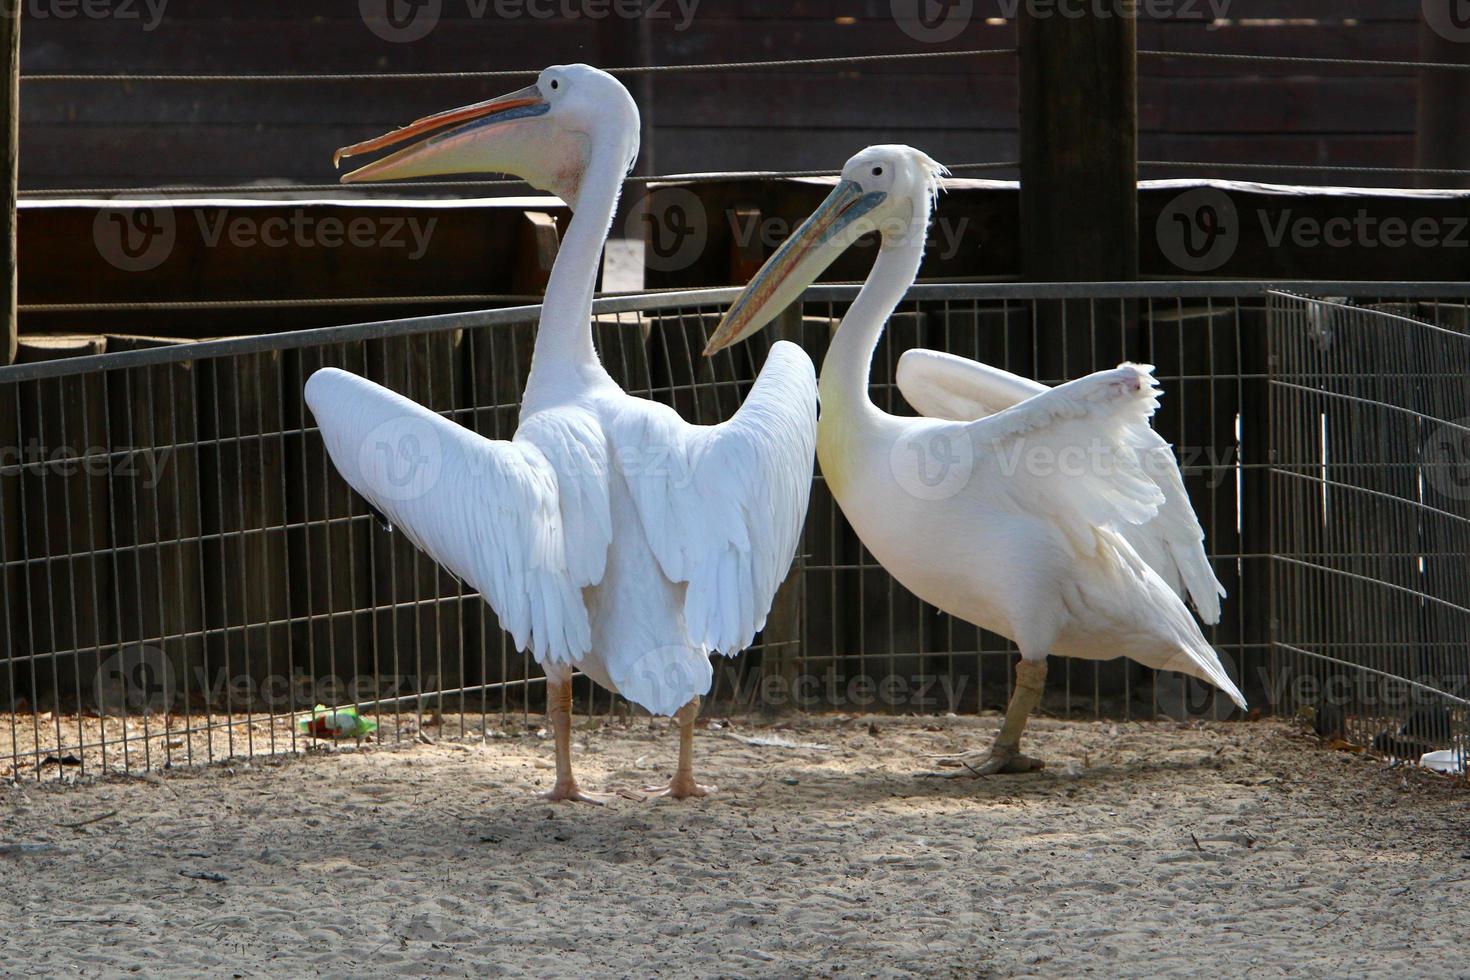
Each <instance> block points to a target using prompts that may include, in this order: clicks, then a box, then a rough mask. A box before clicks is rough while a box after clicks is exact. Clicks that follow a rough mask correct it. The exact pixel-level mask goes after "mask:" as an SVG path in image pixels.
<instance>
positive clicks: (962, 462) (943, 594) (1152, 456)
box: [705, 146, 1245, 775]
mask: <svg viewBox="0 0 1470 980" xmlns="http://www.w3.org/2000/svg"><path fill="white" fill-rule="evenodd" d="M943 173H944V169H943V168H942V167H941V166H940V165H939V164H937V163H935V162H934V161H933V160H931V159H929V157H927V156H925V155H924V154H923V153H920V152H919V151H918V150H915V149H912V148H911V147H907V146H873V147H869V148H868V149H866V150H863V151H862V152H861V153H859V154H857V155H856V156H855V157H853V158H852V159H851V160H849V161H848V163H847V166H846V167H844V168H843V174H842V178H841V180H840V181H839V182H838V184H837V187H836V188H835V189H834V190H833V191H832V193H831V194H830V195H829V196H828V197H827V199H826V200H825V201H824V202H823V203H822V205H821V206H820V207H819V208H818V209H817V211H816V212H815V213H814V214H812V216H811V217H810V218H808V219H807V220H806V222H805V223H803V224H802V225H801V227H800V228H798V229H797V230H796V231H795V232H794V233H793V234H792V235H791V237H790V238H789V239H788V240H787V241H786V242H785V243H784V244H782V246H781V247H780V248H779V249H778V250H777V251H776V253H775V254H774V255H772V256H771V258H770V260H769V261H768V262H767V263H766V264H765V266H764V267H763V268H762V269H761V271H760V272H759V273H757V275H756V277H755V278H754V279H753V280H751V282H750V284H749V285H748V286H747V287H746V289H745V291H744V292H743V293H741V295H740V296H739V298H737V299H736V301H735V302H734V304H732V305H731V307H730V309H729V311H728V312H727V313H726V314H725V317H724V319H723V320H722V321H721V323H720V326H719V327H718V328H717V330H716V331H715V333H714V335H713V336H712V337H711V338H710V342H709V346H708V347H707V349H706V351H705V352H706V353H713V352H714V351H716V350H719V349H721V348H722V347H725V346H728V345H729V344H732V343H735V342H736V341H738V340H741V339H742V338H744V337H747V336H749V335H750V334H752V333H755V332H756V331H757V330H759V329H760V328H761V327H763V326H764V325H765V324H766V323H768V322H770V320H771V319H772V317H774V316H775V315H776V314H777V313H778V312H779V311H780V310H781V309H783V308H784V307H786V306H787V305H788V304H790V303H791V302H793V301H795V300H796V299H797V298H798V297H799V296H800V295H801V292H802V290H803V289H805V288H806V287H807V286H808V285H809V284H810V283H811V282H812V281H814V280H815V279H816V277H817V276H818V275H820V274H821V272H822V270H823V269H825V268H826V267H827V266H828V265H830V264H831V263H832V261H833V260H834V259H835V258H836V257H837V256H838V255H839V254H841V253H842V252H843V250H845V249H846V248H848V247H849V246H850V245H851V244H852V243H853V242H854V241H855V240H856V239H857V238H858V237H859V236H861V235H864V234H867V233H868V232H872V231H877V232H878V233H879V234H880V235H881V237H882V243H881V248H880V250H879V253H878V258H877V260H876V262H875V263H874V265H873V269H872V272H871V273H870V274H869V275H868V279H867V281H866V282H865V283H864V284H863V287H862V290H861V291H860V292H859V293H858V296H857V298H856V299H855V300H854V301H853V304H852V306H851V308H850V309H849V310H848V312H847V316H846V317H844V318H843V320H842V324H841V325H840V326H839V327H838V329H837V333H836V335H835V336H834V337H833V338H832V345H831V348H830V349H829V350H828V352H827V358H826V360H825V361H824V362H823V364H822V377H821V382H820V384H819V391H820V393H821V400H822V418H821V422H820V424H819V426H818V432H817V458H818V460H819V461H820V462H821V465H822V473H823V475H824V477H825V478H826V480H827V484H828V486H830V487H831V489H832V494H833V496H834V497H836V499H837V502H838V504H839V505H840V506H841V507H842V512H843V513H844V514H845V515H846V516H847V519H848V521H849V522H850V523H851V524H852V526H853V528H854V529H855V530H856V531H857V533H858V536H859V537H860V538H862V540H863V543H864V544H865V545H867V547H868V549H869V550H870V551H872V553H873V554H874V556H875V557H877V559H878V560H879V561H880V562H882V563H883V565H884V567H886V568H887V569H888V571H889V572H890V573H892V575H893V576H894V578H896V579H898V581H899V582H901V583H902V584H903V585H904V586H905V587H907V588H908V589H909V590H910V591H912V592H914V593H915V594H917V595H918V596H919V597H920V598H922V599H924V600H926V601H927V602H929V603H931V604H933V605H935V606H937V607H939V608H940V609H942V610H944V611H945V612H947V613H950V614H951V615H954V616H958V617H960V618H962V619H966V620H969V621H970V622H972V623H975V624H977V625H979V626H981V627H984V628H985V629H988V630H991V631H993V632H996V633H1000V634H1002V635H1004V636H1008V637H1010V638H1011V639H1013V640H1014V641H1015V642H1016V644H1017V646H1019V647H1020V650H1021V661H1020V662H1019V663H1018V664H1017V666H1016V686H1015V691H1014V693H1013V695H1012V697H1011V702H1010V705H1009V706H1008V708H1007V710H1006V718H1005V722H1004V724H1003V725H1002V727H1001V730H1000V733H999V735H998V736H997V737H996V740H995V744H994V745H993V746H992V748H991V749H990V751H989V752H988V753H986V754H985V755H984V756H983V757H982V758H981V759H980V761H979V764H978V765H970V763H969V762H968V761H964V760H961V761H962V762H963V764H964V765H965V766H966V767H967V768H968V769H969V771H971V772H974V773H976V774H988V773H995V772H1025V771H1028V770H1031V769H1035V768H1039V767H1040V765H1041V763H1040V762H1038V761H1037V760H1034V759H1030V758H1027V757H1026V756H1024V755H1022V754H1021V753H1020V744H1021V733H1022V730H1023V729H1024V727H1025V724H1026V718H1027V716H1028V715H1029V714H1030V713H1031V711H1032V710H1033V709H1034V708H1035V707H1036V705H1037V704H1038V703H1039V702H1040V700H1041V692H1042V688H1043V686H1044V684H1045V681H1046V658H1047V655H1048V654H1050V653H1057V654H1061V655H1064V656H1070V657H1084V658H1090V659H1099V660H1101V659H1111V658H1113V657H1117V656H1119V655H1127V656H1129V657H1131V658H1132V659H1134V660H1137V661H1139V662H1140V663H1143V664H1147V665H1148V666H1150V667H1157V668H1161V669H1165V670H1177V671H1182V672H1184V673H1186V674H1192V675H1194V676H1196V677H1200V678H1203V679H1205V680H1207V681H1209V682H1210V683H1212V684H1214V685H1216V686H1217V687H1219V688H1220V689H1221V690H1223V691H1224V692H1225V693H1226V694H1228V695H1229V696H1230V697H1231V698H1232V699H1233V700H1234V701H1235V702H1236V703H1237V704H1239V705H1241V706H1242V707H1244V706H1245V702H1244V699H1243V698H1242V697H1241V695H1240V692H1239V691H1238V690H1237V689H1236V687H1235V685H1234V684H1233V683H1232V682H1231V680H1230V677H1229V676H1228V675H1227V674H1226V672H1225V669H1224V668H1223V667H1222V666H1221V664H1220V659H1219V657H1218V656H1216V654H1215V651H1214V650H1213V649H1211V647H1210V645H1209V643H1208V642H1206V640H1205V638H1204V635H1203V634H1202V633H1201V632H1200V629H1199V627H1198V625H1196V623H1195V621H1194V619H1193V617H1191V616H1190V614H1189V610H1188V609H1187V608H1186V607H1185V605H1184V601H1183V599H1182V598H1181V596H1180V594H1179V593H1181V592H1182V591H1184V590H1187V591H1188V593H1189V595H1190V596H1191V597H1192V598H1193V600H1194V602H1195V604H1196V606H1197V607H1198V608H1199V610H1200V612H1201V614H1202V615H1203V616H1204V617H1205V618H1206V619H1208V620H1211V621H1214V620H1216V619H1218V618H1219V596H1220V595H1222V594H1223V590H1222V589H1221V588H1220V586H1219V583H1218V582H1217V581H1216V579H1215V576H1214V573H1213V572H1212V571H1211V570H1210V566H1209V563H1208V561H1207V560H1206V558H1205V553H1204V544H1203V542H1204V534H1203V532H1202V531H1201V530H1200V526H1199V522H1198V521H1197V520H1196V519H1195V516H1194V513H1193V511H1192V510H1191V509H1190V506H1189V500H1188V498H1187V497H1186V496H1185V494H1184V485H1183V482H1182V481H1181V479H1180V476H1179V470H1178V465H1177V464H1176V463H1175V461H1174V457H1173V454H1172V452H1170V451H1169V447H1168V445H1167V443H1165V442H1164V441H1163V440H1162V439H1161V438H1160V437H1159V436H1158V435H1157V434H1156V433H1155V432H1154V431H1153V430H1152V429H1151V428H1150V427H1149V421H1148V420H1149V418H1150V416H1152V415H1153V413H1154V410H1155V409H1156V408H1157V405H1158V396H1157V390H1156V382H1155V381H1154V379H1153V375H1152V373H1151V372H1152V368H1149V367H1146V366H1139V365H1133V364H1124V365H1122V366H1121V367H1118V368H1116V369H1114V370H1111V371H1100V372H1098V373H1096V374H1092V375H1089V376H1087V377H1085V378H1081V379H1079V380H1077V381H1072V382H1069V383H1067V384H1064V385H1061V386H1059V387H1057V388H1051V389H1048V388H1046V387H1045V386H1042V385H1038V384H1036V383H1035V382H1031V381H1026V380H1025V379H1022V378H1018V377H1016V376H1014V375H1011V374H1007V373H1006V372H1003V371H997V370H995V369H993V368H988V367H985V366H984V365H980V364H977V363H975V362H972V361H967V360H964V359H963V358H958V357H953V356H950V355H947V354H942V353H939V352H936V351H910V352H909V353H907V354H905V355H904V357H903V359H902V361H901V362H900V364H899V368H898V380H899V384H900V385H901V386H902V390H903V393H904V395H905V396H906V397H907V398H908V399H909V401H910V403H911V404H913V405H914V407H915V408H916V409H918V410H919V411H921V412H924V413H925V416H926V417H921V418H903V417H899V416H896V415H889V414H888V413H886V412H884V411H882V410H880V409H879V408H878V407H877V406H875V405H874V404H873V403H872V401H870V400H869V398H868V375H869V372H870V369H871V365H872V359H873V351H874V349H875V348H876V347H877V344H878V338H879V337H880V336H881V335H882V333H883V325H884V322H885V321H886V320H887V319H888V317H889V315H890V314H892V312H893V310H894V309H895V307H897V305H898V303H899V301H900V300H902V298H903V296H904V293H905V292H906V291H907V290H908V287H909V286H910V285H911V284H912V283H913V281H914V278H915V276H917V275H918V271H919V263H920V261H921V260H922V258H923V253H924V238H925V235H926V233H927V231H928V226H929V216H930V212H931V210H932V208H933V204H934V198H935V195H936V193H937V191H938V187H939V178H940V176H941V175H942V174H943ZM1151 565H1152V567H1150V566H1151ZM1171 586H1172V587H1171ZM965 774H967V773H958V775H965Z"/></svg>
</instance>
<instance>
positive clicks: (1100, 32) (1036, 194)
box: [1020, 16, 1138, 281]
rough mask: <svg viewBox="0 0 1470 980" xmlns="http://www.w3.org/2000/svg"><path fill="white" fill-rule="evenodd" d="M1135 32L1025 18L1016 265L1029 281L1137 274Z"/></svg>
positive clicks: (1095, 23)
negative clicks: (1019, 231)
mask: <svg viewBox="0 0 1470 980" xmlns="http://www.w3.org/2000/svg"><path fill="white" fill-rule="evenodd" d="M1135 27H1136V25H1135V23H1134V22H1133V21H1132V20H1130V19H1127V18H1107V17H1084V18H1077V19H1070V18H1057V17H1051V16H1047V17H1042V16H1023V17H1022V18H1021V22H1020V43H1021V124H1022V129H1021V227H1022V232H1023V234H1022V240H1021V256H1022V257H1021V268H1022V270H1023V272H1024V274H1025V275H1026V276H1027V278H1029V279H1033V280H1036V281H1059V280H1060V281H1066V280H1082V281H1087V280H1093V281H1102V280H1114V279H1132V278H1134V277H1136V276H1137V274H1138V204H1137V198H1136V193H1135V191H1136V187H1137V182H1138V101H1137V99H1138V96H1137V89H1136V80H1135V72H1136V69H1137V64H1136V60H1137V59H1136V50H1137V36H1136V33H1135Z"/></svg>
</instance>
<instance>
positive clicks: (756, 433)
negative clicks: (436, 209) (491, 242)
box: [306, 65, 817, 802]
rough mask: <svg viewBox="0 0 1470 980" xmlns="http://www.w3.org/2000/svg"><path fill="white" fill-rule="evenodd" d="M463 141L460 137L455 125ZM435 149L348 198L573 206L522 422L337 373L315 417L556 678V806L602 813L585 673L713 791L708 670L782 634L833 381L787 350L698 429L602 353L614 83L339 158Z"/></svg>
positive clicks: (471, 112)
mask: <svg viewBox="0 0 1470 980" xmlns="http://www.w3.org/2000/svg"><path fill="white" fill-rule="evenodd" d="M451 124H458V125H456V126H455V127H454V128H451V129H449V130H448V131H442V127H445V126H449V125H451ZM427 133H434V134H435V135H431V136H429V137H428V138H427V139H424V140H422V141H419V142H416V143H413V144H411V145H409V146H407V147H405V148H403V149H399V150H398V151H396V152H394V153H392V154H391V155H389V156H386V157H384V158H382V159H380V160H377V161H375V162H373V163H371V164H368V165H367V166H365V167H362V168H361V169H359V170H356V171H353V172H352V173H349V174H346V175H345V176H344V177H343V178H342V179H343V180H344V181H363V180H387V179H394V178H401V177H420V176H425V175H429V174H449V173H465V172H495V173H511V174H515V175H516V176H519V177H522V178H524V179H526V180H528V181H530V182H531V183H532V184H533V185H535V186H536V187H538V188H541V189H544V190H547V191H550V192H552V193H555V194H557V195H558V196H560V197H561V198H562V200H564V201H566V202H568V203H569V204H570V205H571V206H572V208H573V211H574V212H575V216H574V218H573V219H572V221H571V224H570V226H569V227H568V228H567V231H566V236H565V240H564V241H563V243H562V246H561V250H560V253H559V254H558V255H557V259H556V263H555V265H554V266H553V268H552V270H551V276H550V280H549V282H548V284H547V287H546V301H545V304H544V306H543V307H542V311H541V324H540V328H539V330H538V332H537V335H536V345H535V350H534V354H533V356H532V361H531V370H530V374H529V377H528V379H527V381H526V391H525V395H524V398H523V401H522V405H521V416H520V425H519V427H518V428H517V430H516V433H515V436H514V438H512V439H511V440H510V441H508V442H506V441H492V440H489V439H485V438H482V437H481V436H479V435H476V434H475V433H473V432H470V431H469V430H468V429H465V428H463V427H462V426H459V425H457V424H455V423H454V422H451V421H449V420H446V419H444V418H442V417H440V416H439V415H436V414H435V413H433V412H430V411H429V410H428V409H426V408H423V407H421V406H419V405H417V404H414V403H413V402H411V401H409V400H408V399H406V398H403V397H402V396H400V395H397V394H395V393H394V392H391V391H388V390H387V389H385V388H382V387H380V386H378V385H376V384H373V383H372V382H371V381H366V380H364V379H362V378H359V377H357V376H355V375H352V374H348V373H346V372H344V371H338V370H335V369H324V370H321V371H318V372H317V373H315V374H313V375H312V376H311V378H310V379H309V380H308V381H307V385H306V400H307V402H308V403H309V404H310V406H311V410H312V412H313V413H314V414H315V416H316V419H317V422H318V424H319V425H320V427H321V431H322V436H323V439H324V441H325V443H326V447H327V451H328V452H329V453H330V455H331V457H332V461H333V462H334V463H335V464H336V466H337V469H338V470H339V471H340V472H341V474H342V476H343V477H344V478H345V479H346V480H347V482H348V483H349V484H351V485H352V487H353V488H354V489H355V490H357V491H358V492H359V493H361V494H362V495H363V496H364V497H366V498H367V500H368V501H369V502H370V503H371V504H372V505H373V506H374V507H375V508H376V509H377V510H379V511H380V512H381V513H382V516H383V518H384V519H385V520H386V521H387V522H389V523H390V524H391V526H394V527H398V528H400V529H402V530H403V532H404V533H405V534H407V535H408V537H409V539H410V540H412V541H413V542H414V544H416V545H418V547H420V548H422V549H423V550H424V551H425V552H427V553H428V554H429V555H430V556H432V557H433V558H434V559H435V560H436V561H438V562H439V563H440V564H442V565H443V566H444V567H446V568H447V569H449V570H450V571H451V572H453V573H454V574H455V575H457V576H458V577H459V578H460V579H462V580H463V581H465V582H466V583H468V584H469V585H470V586H472V587H473V588H475V589H477V590H479V592H480V594H481V596H483V597H484V599H485V601H486V602H488V603H489V604H490V606H491V608H493V609H494V610H495V612H496V614H497V615H498V616H499V617H500V622H501V625H502V626H504V628H505V629H507V630H508V631H509V632H510V633H511V634H512V636H513V637H514V639H515V642H516V644H517V645H518V646H519V647H520V648H521V649H523V650H524V649H527V648H529V649H530V650H531V651H532V653H533V654H534V656H535V657H536V660H537V662H539V663H540V664H541V666H542V667H543V669H544V670H545V671H546V678H547V685H548V689H547V715H548V720H549V722H550V727H551V729H552V731H553V732H554V734H555V738H556V785H555V786H554V787H553V788H552V789H551V791H550V792H548V793H547V794H546V796H547V798H549V799H553V800H580V801H585V802H602V799H600V798H599V797H597V796H595V795H593V794H591V793H587V792H584V791H583V790H582V789H581V788H580V787H579V786H578V785H577V782H576V780H575V779H574V777H573V775H572V767H571V675H572V671H573V670H574V669H576V670H581V671H582V672H583V673H585V674H587V675H588V676H589V677H591V678H592V679H593V680H594V681H596V682H597V683H598V684H601V685H602V686H603V687H605V688H607V689H608V690H611V691H616V692H618V693H620V694H622V695H623V696H624V697H626V698H627V699H629V700H630V701H633V702H635V703H637V704H640V705H642V706H643V707H645V708H647V709H648V710H649V711H650V712H653V713H654V714H658V715H674V716H675V717H676V718H677V719H678V721H679V723H680V727H681V731H680V747H679V764H678V769H677V772H676V773H675V775H674V777H673V779H672V780H670V782H669V784H668V785H667V786H664V787H658V788H653V789H650V792H657V793H665V794H667V795H669V796H673V797H677V798H684V797H689V796H703V795H705V793H706V792H707V791H708V790H709V789H712V787H705V786H700V785H699V784H698V783H696V782H695V780H694V775H693V764H692V760H691V755H692V743H693V731H694V719H695V716H696V715H697V713H698V710H699V696H700V695H702V694H704V693H706V692H707V691H708V690H709V687H710V681H711V678H712V671H711V669H710V661H709V654H710V653H711V651H718V652H720V653H723V654H725V655H727V656H733V655H735V654H736V653H738V652H739V651H740V650H741V649H743V648H744V647H746V646H748V645H749V644H750V642H751V640H752V638H753V637H754V634H755V633H756V631H757V630H759V629H760V628H761V627H762V626H763V625H764V623H765V618H766V614H767V612H769V610H770V606H771V601H772V598H773V597H774V595H775V592H776V588H777V586H779V585H780V583H781V580H782V578H783V577H784V576H785V574H786V570H787V568H788V567H789V566H790V564H791V560H792V557H793V556H794V554H795V550H796V546H797V539H798V537H799V535H800V532H801V525H802V521H803V518H804V517H805V515H806V507H807V496H808V493H809V492H810V489H811V479H812V468H813V461H812V459H813V447H814V443H815V441H816V424H817V420H816V414H817V407H816V406H817V393H816V373H815V371H814V370H813V368H812V363H811V359H810V358H808V357H807V356H806V354H805V353H803V352H802V350H801V349H800V348H799V347H797V346H796V345H794V344H790V343H785V342H782V343H777V344H774V345H772V348H771V353H770V357H769V358H768V359H767V361H766V364H765V368H764V369H763V370H762V371H761V373H760V377H759V378H758V379H757V380H756V383H755V386H754V387H753V388H752V389H751V392H750V395H749V397H747V398H746V400H745V404H744V405H743V406H741V408H740V410H739V411H738V412H737V413H736V414H735V416H734V417H733V418H731V419H730V420H729V421H727V422H725V423H723V424H721V425H714V426H697V425H688V424H686V423H685V422H684V421H683V420H682V419H681V418H680V417H679V415H678V414H677V413H676V412H675V411H674V410H673V409H671V408H669V407H667V406H665V405H660V404H658V403H656V402H651V401H647V400H645V399H642V398H634V397H632V396H630V395H628V394H626V393H625V392H623V391H622V389H620V388H619V387H618V386H617V384H615V383H614V382H613V380H612V378H611V377H609V375H608V373H607V371H606V370H604V369H603V366H602V364H601V362H600V361H599V360H598V357H597V354H596V352H595V351H594V350H593V346H592V327H591V308H592V292H593V287H594V283H595V278H596V273H597V268H598V262H599V260H600V256H601V253H602V246H603V242H604V241H605V239H606V238H607V233H608V227H609V225H610V223H611V221H612V217H613V212H614V210H615V208H616V206H617V199H618V191H619V189H620V187H621V185H622V181H623V178H624V176H626V174H627V172H628V168H629V167H630V166H631V164H632V162H633V159H634V157H636V156H637V153H638V109H637V107H636V106H635V105H634V103H633V100H632V98H631V97H630V96H629V95H628V92H627V90H626V89H624V88H623V86H622V85H621V84H619V83H618V82H617V80H616V79H614V78H613V77H612V76H610V75H608V74H605V73H604V72H601V71H598V70H597V69H595V68H590V67H588V66H586V65H567V66H556V67H551V68H548V69H546V70H545V71H543V72H542V73H541V74H540V76H539V77H538V79H537V81H536V83H535V84H534V85H531V86H529V87H527V88H524V89H522V90H520V91H518V92H515V93H512V94H510V95H507V96H504V97H502V98H498V99H492V100H490V101H488V102H481V103H478V104H476V105H471V106H466V107H464V108H461V109H453V110H450V111H448V112H443V113H440V114H438V115H435V116H430V117H428V118H425V119H420V120H419V121H418V122H415V123H413V124H411V125H409V126H406V127H404V128H402V129H399V130H396V131H394V132H392V133H389V134H387V135H385V136H381V137H378V138H377V139H373V140H369V141H367V142H365V143H359V144H357V145H355V146H350V147H346V148H345V149H342V150H339V151H337V156H338V158H339V159H340V158H341V157H343V156H351V155H354V154H357V153H363V152H366V151H369V150H376V149H379V148H383V147H388V146H392V145H395V144H399V143H402V142H404V141H405V140H407V139H409V138H411V137H414V136H418V135H421V134H427Z"/></svg>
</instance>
